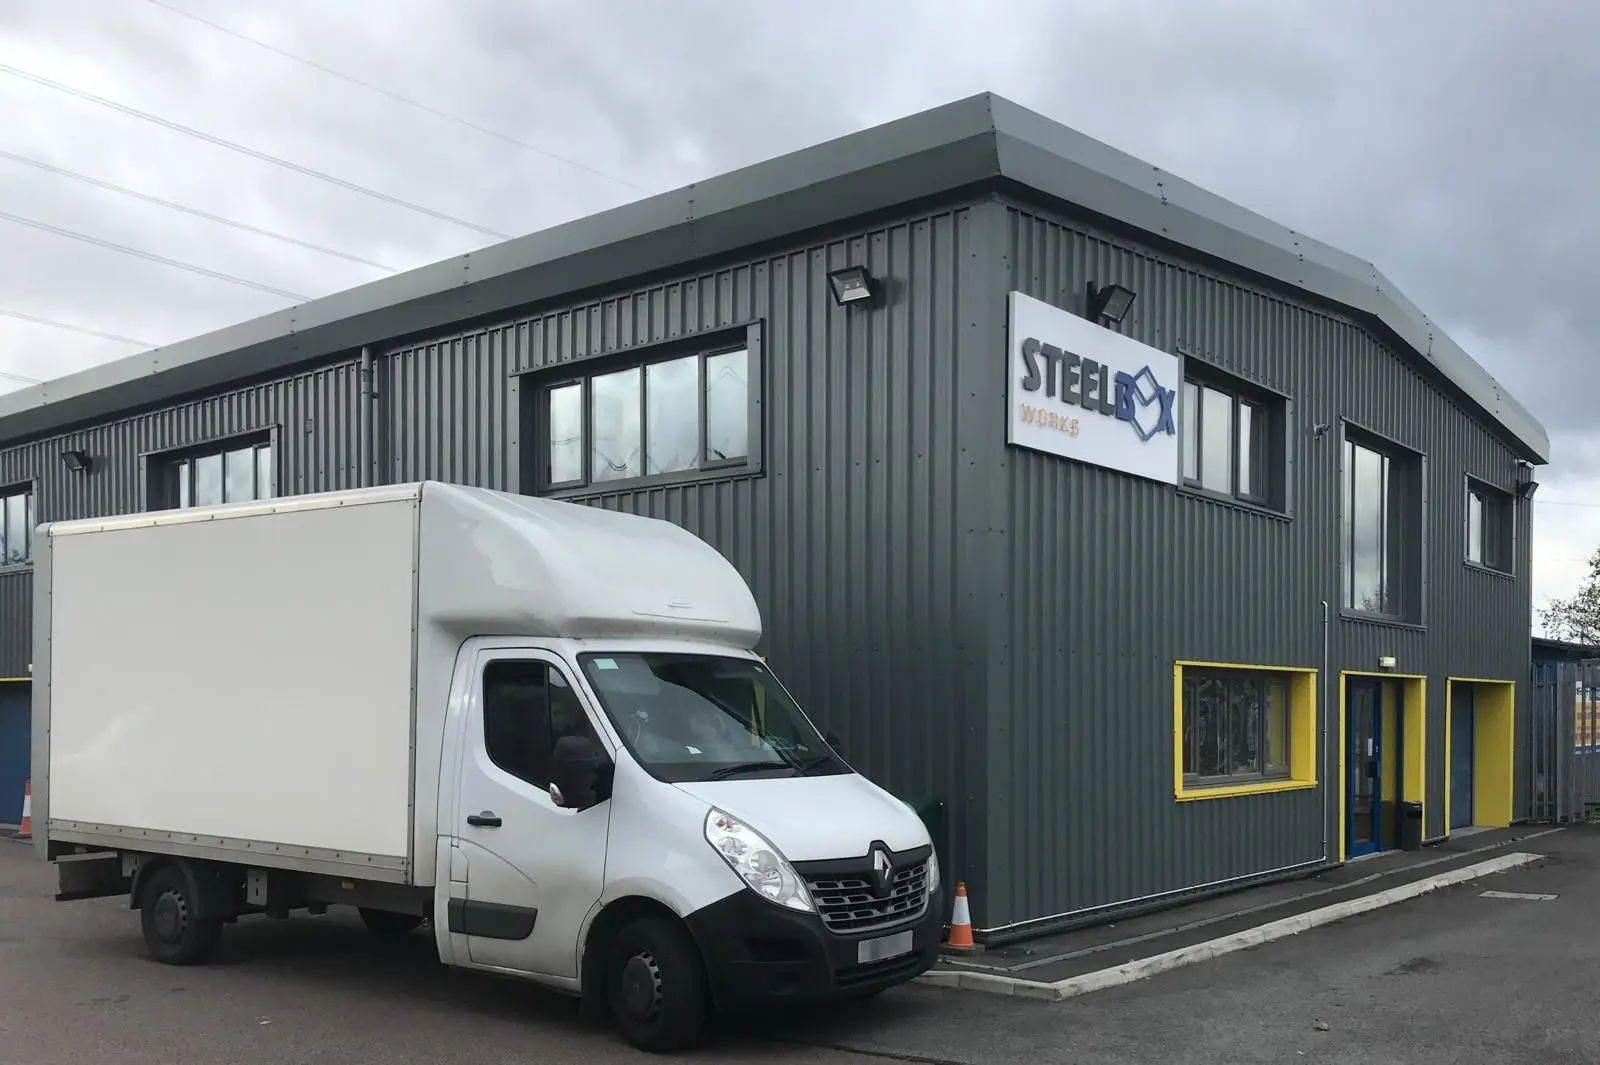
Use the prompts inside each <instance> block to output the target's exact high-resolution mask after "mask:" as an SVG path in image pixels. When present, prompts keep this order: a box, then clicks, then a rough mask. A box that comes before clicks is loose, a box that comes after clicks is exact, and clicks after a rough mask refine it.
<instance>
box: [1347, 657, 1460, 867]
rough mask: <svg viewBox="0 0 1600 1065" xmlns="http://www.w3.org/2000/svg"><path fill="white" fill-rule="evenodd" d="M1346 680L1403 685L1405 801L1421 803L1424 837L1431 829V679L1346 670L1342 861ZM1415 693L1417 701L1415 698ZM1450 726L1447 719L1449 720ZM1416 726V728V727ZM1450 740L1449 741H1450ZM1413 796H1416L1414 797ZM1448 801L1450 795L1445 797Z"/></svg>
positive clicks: (1364, 670) (1417, 675)
mask: <svg viewBox="0 0 1600 1065" xmlns="http://www.w3.org/2000/svg"><path fill="white" fill-rule="evenodd" d="M1346 677H1374V678H1376V679H1378V680H1392V681H1395V682H1396V683H1399V684H1400V685H1401V690H1402V692H1403V695H1402V708H1403V710H1404V713H1405V720H1404V721H1403V723H1402V726H1403V727H1402V729H1401V734H1402V735H1403V736H1404V737H1405V750H1404V751H1403V752H1402V759H1401V763H1400V764H1401V774H1400V780H1401V783H1402V784H1403V785H1404V787H1402V789H1401V794H1400V799H1401V801H1402V802H1420V803H1422V826H1423V829H1422V830H1423V835H1427V830H1428V829H1427V826H1428V677H1427V674H1425V673H1394V672H1391V671H1388V670H1378V669H1344V670H1340V671H1339V710H1338V713H1339V779H1338V781H1337V785H1336V786H1337V789H1338V792H1339V860H1340V861H1341V862H1342V861H1344V860H1345V832H1346V823H1345V819H1346V818H1347V817H1349V805H1350V790H1349V786H1348V785H1349V782H1348V780H1347V778H1346V775H1345V774H1346V772H1347V770H1346V767H1345V746H1346V740H1347V736H1346V733H1345V678H1346ZM1413 694H1415V696H1416V697H1415V698H1412V696H1413ZM1446 721H1447V723H1448V718H1446ZM1413 724H1414V725H1415V727H1413ZM1447 739H1448V738H1447ZM1445 758H1446V761H1445V764H1446V765H1449V752H1448V749H1447V750H1446V754H1445ZM1412 796H1415V798H1413V797H1412ZM1445 802H1446V803H1448V802H1449V796H1448V795H1447V796H1445ZM1449 810H1450V807H1449V806H1448V805H1447V806H1446V807H1445V818H1446V820H1445V824H1447V825H1448V824H1449V823H1450V822H1449V816H1450V815H1449Z"/></svg>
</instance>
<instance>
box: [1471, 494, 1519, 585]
mask: <svg viewBox="0 0 1600 1065" xmlns="http://www.w3.org/2000/svg"><path fill="white" fill-rule="evenodd" d="M1466 502H1467V508H1466V509H1467V522H1466V530H1465V534H1466V558H1467V561H1468V562H1470V563H1472V564H1473V565H1476V566H1483V567H1484V568H1485V569H1492V570H1499V571H1500V572H1502V573H1510V572H1511V569H1512V564H1511V545H1512V540H1513V538H1514V531H1513V530H1514V528H1515V525H1514V514H1515V507H1514V505H1513V503H1512V497H1511V495H1510V494H1509V493H1507V492H1502V491H1500V490H1499V489H1498V488H1495V487H1493V486H1492V485H1489V484H1486V483H1484V482H1482V481H1479V480H1476V479H1474V478H1468V479H1467V490H1466Z"/></svg>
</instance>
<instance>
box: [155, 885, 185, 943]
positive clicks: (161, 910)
mask: <svg viewBox="0 0 1600 1065" xmlns="http://www.w3.org/2000/svg"><path fill="white" fill-rule="evenodd" d="M155 910H156V913H155V918H156V922H155V923H156V934H157V935H159V936H160V937H161V938H162V939H164V940H166V941H167V942H168V943H176V942H177V941H178V940H180V939H182V938H183V926H184V923H185V921H186V920H187V918H188V916H189V915H188V907H187V906H185V905H184V901H183V899H182V898H180V897H178V896H177V895H175V894H173V893H172V892H170V891H169V892H166V893H165V894H163V895H162V896H161V897H160V898H158V899H156V906H155Z"/></svg>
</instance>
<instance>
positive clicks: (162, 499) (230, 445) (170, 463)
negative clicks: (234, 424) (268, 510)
mask: <svg viewBox="0 0 1600 1065" xmlns="http://www.w3.org/2000/svg"><path fill="white" fill-rule="evenodd" d="M277 458H278V456H277V449H276V448H275V447H274V445H273V440H272V434H271V433H270V432H264V433H252V434H250V435H248V436H235V437H229V438H227V439H222V440H213V441H209V442H205V443H199V444H194V445H191V446H186V447H182V448H175V449H173V450H171V451H167V452H164V453H162V454H158V455H152V456H150V458H149V459H148V463H147V468H146V474H145V476H146V478H147V480H146V482H145V501H146V506H147V507H149V508H150V509H152V510H173V509H179V510H184V509H188V508H189V507H210V506H216V505H217V504H219V503H245V502H250V501H252V500H257V499H272V498H275V497H276V496H277V494H278V464H277Z"/></svg>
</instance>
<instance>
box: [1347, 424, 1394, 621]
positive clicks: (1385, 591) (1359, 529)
mask: <svg viewBox="0 0 1600 1065" xmlns="http://www.w3.org/2000/svg"><path fill="white" fill-rule="evenodd" d="M1345 477H1346V485H1347V488H1346V492H1345V501H1346V502H1345V509H1346V514H1347V515H1348V521H1347V523H1346V530H1347V532H1346V536H1347V541H1346V546H1345V558H1346V561H1347V565H1348V578H1347V579H1348V582H1349V583H1348V587H1347V589H1346V592H1345V606H1347V607H1351V608H1354V609H1356V610H1366V611H1371V612H1374V613H1388V612H1389V611H1390V606H1391V596H1390V594H1389V587H1388V583H1389V559H1388V528H1389V457H1388V456H1387V455H1384V454H1381V453H1380V452H1377V451H1373V450H1372V449H1370V448H1366V447H1362V446H1361V445H1360V444H1357V443H1355V442H1354V441H1347V442H1346V443H1345Z"/></svg>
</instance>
